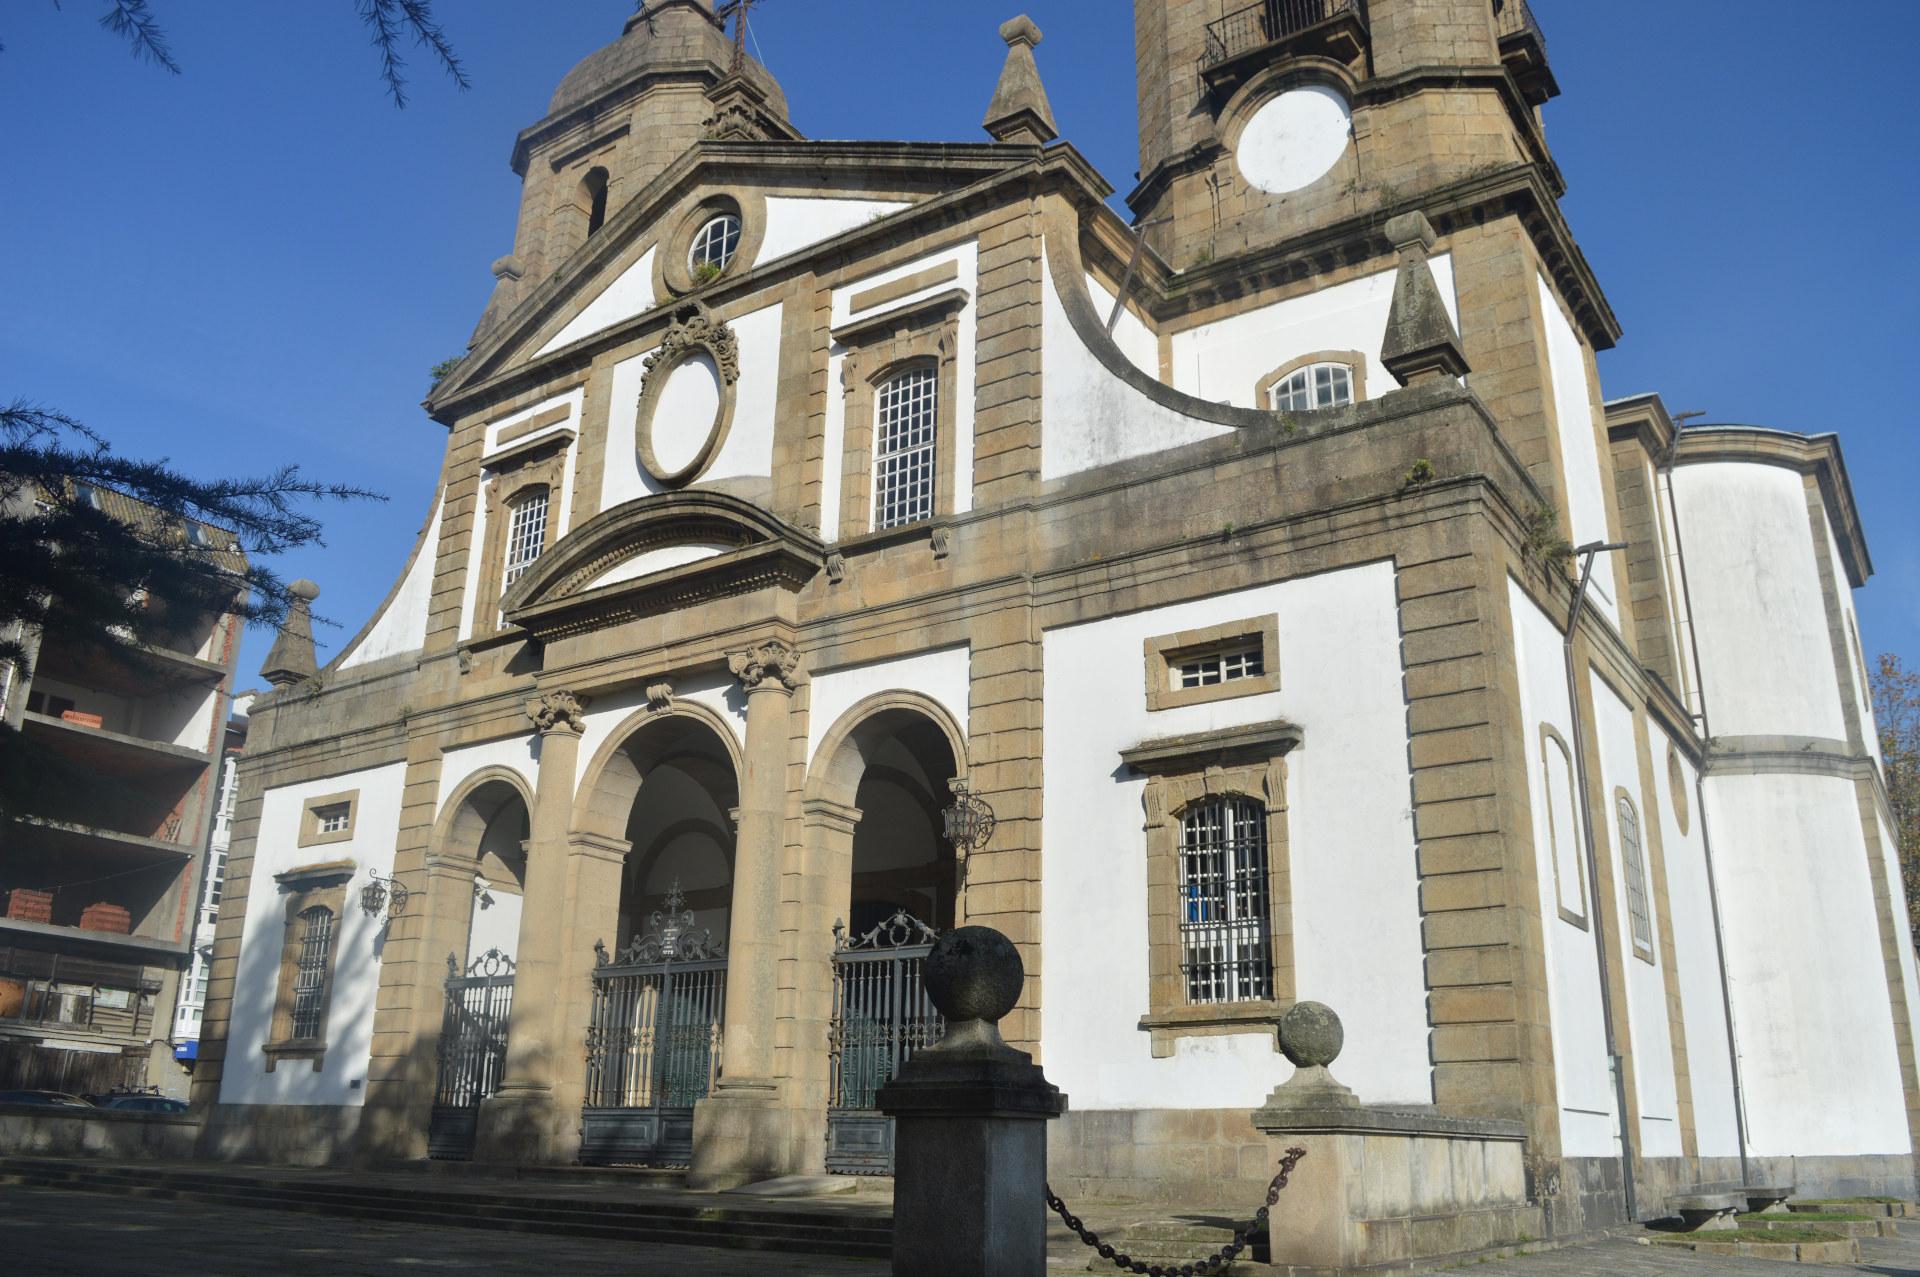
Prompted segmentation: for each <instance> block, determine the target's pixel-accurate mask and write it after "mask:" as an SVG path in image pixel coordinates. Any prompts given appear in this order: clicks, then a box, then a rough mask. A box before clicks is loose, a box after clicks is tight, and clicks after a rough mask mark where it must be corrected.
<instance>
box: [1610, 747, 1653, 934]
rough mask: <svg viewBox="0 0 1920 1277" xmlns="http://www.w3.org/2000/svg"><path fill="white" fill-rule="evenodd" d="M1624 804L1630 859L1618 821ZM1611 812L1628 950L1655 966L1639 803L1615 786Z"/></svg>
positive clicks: (1623, 829) (1644, 824)
mask: <svg viewBox="0 0 1920 1277" xmlns="http://www.w3.org/2000/svg"><path fill="white" fill-rule="evenodd" d="M1623 805H1624V809H1625V812H1626V813H1627V814H1631V815H1632V817H1633V855H1631V856H1629V855H1628V854H1627V826H1626V823H1625V822H1624V821H1623V820H1622V819H1621V815H1622V808H1623ZM1613 813H1614V836H1615V838H1616V839H1618V841H1619V844H1620V876H1621V879H1622V881H1621V883H1620V890H1621V893H1622V894H1623V895H1625V896H1626V898H1627V917H1626V924H1627V948H1628V949H1630V950H1632V951H1633V956H1634V957H1636V958H1638V959H1640V961H1642V962H1644V963H1646V964H1647V965H1648V966H1655V965H1657V963H1656V962H1655V961H1654V945H1655V944H1656V943H1657V942H1658V939H1659V937H1658V934H1657V932H1656V930H1655V922H1654V916H1653V888H1652V884H1651V881H1650V879H1649V877H1648V874H1647V822H1646V818H1645V817H1644V816H1643V815H1642V814H1641V812H1640V804H1639V803H1637V802H1635V801H1634V800H1633V795H1632V794H1629V793H1628V792H1627V791H1626V789H1625V788H1624V787H1622V786H1619V785H1616V786H1614V789H1613ZM1636 887H1637V888H1638V892H1639V896H1640V911H1639V913H1635V912H1634V908H1633V898H1634V894H1635V889H1636ZM1641 924H1644V925H1645V927H1646V929H1647V935H1646V939H1644V940H1642V939H1641V938H1640V935H1639V931H1638V929H1637V928H1638V925H1641Z"/></svg>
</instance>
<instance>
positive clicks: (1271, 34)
mask: <svg viewBox="0 0 1920 1277" xmlns="http://www.w3.org/2000/svg"><path fill="white" fill-rule="evenodd" d="M1508 2H1509V3H1515V2H1516V0H1508ZM1341 17H1352V18H1357V19H1359V20H1360V22H1361V23H1362V24H1363V25H1364V23H1365V22H1366V9H1365V6H1364V0H1260V2H1259V3H1258V4H1250V5H1248V6H1247V7H1246V8H1244V9H1236V10H1235V11H1233V12H1232V13H1229V14H1228V15H1227V16H1226V17H1224V18H1221V19H1219V20H1218V21H1215V22H1209V23H1208V24H1207V54H1206V62H1205V63H1204V65H1205V66H1208V67H1214V66H1218V65H1219V64H1220V63H1222V62H1225V61H1227V60H1228V59H1229V58H1235V57H1238V56H1239V55H1241V54H1242V53H1246V52H1248V51H1250V50H1252V49H1257V48H1259V47H1260V46H1262V45H1265V44H1271V43H1273V42H1274V41H1275V40H1284V39H1286V38H1287V37H1289V36H1293V35H1298V34H1299V33H1301V32H1302V31H1306V30H1308V29H1309V28H1312V27H1316V26H1318V25H1320V24H1321V23H1322V22H1326V21H1329V20H1331V19H1333V18H1341Z"/></svg>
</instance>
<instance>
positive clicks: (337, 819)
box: [313, 803, 353, 834]
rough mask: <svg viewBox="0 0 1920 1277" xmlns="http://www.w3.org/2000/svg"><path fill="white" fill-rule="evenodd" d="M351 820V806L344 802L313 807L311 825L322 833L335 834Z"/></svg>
mask: <svg viewBox="0 0 1920 1277" xmlns="http://www.w3.org/2000/svg"><path fill="white" fill-rule="evenodd" d="M352 820H353V808H351V807H349V806H348V805H347V804H346V803H334V804H333V805H332V806H329V807H315V808H314V809H313V827H314V828H315V829H316V830H318V831H319V832H320V833H323V834H337V833H339V832H340V831H341V830H343V829H345V828H346V827H347V826H348V825H349V824H351V823H352Z"/></svg>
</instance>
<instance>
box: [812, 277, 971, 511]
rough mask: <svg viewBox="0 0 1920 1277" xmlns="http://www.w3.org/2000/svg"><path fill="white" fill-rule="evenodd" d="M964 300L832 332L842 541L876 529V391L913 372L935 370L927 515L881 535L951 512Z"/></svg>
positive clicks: (944, 296)
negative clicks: (839, 402)
mask: <svg viewBox="0 0 1920 1277" xmlns="http://www.w3.org/2000/svg"><path fill="white" fill-rule="evenodd" d="M966 301H967V293H966V291H965V290H964V289H958V288H955V289H949V290H947V291H946V292H944V293H937V294H935V295H934V296H932V297H930V298H927V299H926V300H925V301H923V302H919V303H915V304H912V305H908V306H902V307H900V308H899V309H898V310H890V311H883V312H882V313H880V314H878V315H875V316H873V317H872V318H871V319H861V320H858V321H856V322H854V323H851V324H848V325H846V326H845V327H843V328H840V329H837V330H835V332H834V333H833V339H834V340H835V341H836V342H838V343H839V344H840V345H841V346H842V347H843V348H844V350H845V353H844V354H843V355H842V357H841V365H840V384H841V390H842V394H843V395H844V401H843V402H844V412H843V414H842V421H843V423H844V427H843V431H842V452H841V458H840V466H841V469H840V518H839V524H838V526H839V529H840V538H839V539H840V540H843V541H846V540H851V539H853V538H855V537H861V536H866V535H868V534H869V533H872V532H873V531H874V526H873V517H874V516H873V436H874V427H875V424H876V422H877V419H878V418H877V414H878V412H879V403H880V387H881V385H883V384H884V383H885V382H887V381H889V380H891V379H892V378H894V377H896V376H898V375H899V374H901V373H904V372H908V371H910V370H912V369H913V368H915V367H931V368H933V370H934V395H935V402H934V421H933V465H934V473H933V514H932V516H931V517H930V518H927V519H917V520H915V521H913V522H912V523H903V524H900V525H898V526H896V527H892V528H887V529H885V531H886V532H898V531H900V530H901V529H903V528H923V527H926V526H928V525H929V524H932V523H936V522H938V521H939V520H940V519H943V518H946V517H949V516H951V515H952V514H953V509H954V505H953V503H954V489H955V485H956V482H957V480H958V476H956V475H955V474H954V472H953V471H954V466H955V465H956V464H957V462H956V459H955V458H956V448H955V438H954V436H955V433H956V432H957V430H958V428H959V427H958V425H957V418H958V416H959V413H958V410H957V409H958V397H959V389H960V388H959V384H958V382H959V378H958V363H959V350H960V313H961V311H962V309H964V307H965V306H966ZM831 462H832V459H831V458H829V459H828V463H829V464H831ZM969 482H971V478H969Z"/></svg>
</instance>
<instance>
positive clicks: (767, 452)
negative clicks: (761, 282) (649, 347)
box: [600, 303, 780, 510]
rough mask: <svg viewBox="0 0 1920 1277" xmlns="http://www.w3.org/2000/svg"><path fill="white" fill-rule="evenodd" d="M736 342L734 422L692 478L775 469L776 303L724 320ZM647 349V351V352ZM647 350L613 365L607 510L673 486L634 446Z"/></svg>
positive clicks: (604, 493) (603, 491) (603, 501)
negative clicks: (658, 477) (645, 464)
mask: <svg viewBox="0 0 1920 1277" xmlns="http://www.w3.org/2000/svg"><path fill="white" fill-rule="evenodd" d="M728 327H730V328H731V329H733V335H734V337H735V339H736V340H737V341H738V343H739V348H740V378H739V380H738V381H737V382H735V383H734V388H733V389H734V396H735V397H734V404H733V423H732V425H731V426H729V427H728V429H727V437H726V441H725V442H724V443H722V444H721V445H720V450H719V451H718V452H717V453H715V454H714V456H713V458H712V460H710V461H709V462H708V463H707V468H706V469H704V470H702V471H701V472H700V474H699V476H698V477H697V478H696V479H695V480H694V483H695V484H696V485H697V484H706V483H712V482H714V481H716V480H719V479H747V478H765V477H767V476H770V475H772V474H773V411H774V399H775V395H776V392H777V391H778V389H779V385H780V306H779V304H778V303H776V304H774V305H772V306H766V307H762V308H761V309H759V310H756V311H753V312H752V313H751V314H746V315H742V316H740V318H738V319H735V320H732V321H730V322H729V323H728ZM648 353H651V352H648ZM646 358H647V356H646V355H635V356H634V357H633V358H632V359H626V360H622V361H621V362H619V363H617V364H615V365H614V366H613V389H612V391H611V393H610V394H609V395H608V407H607V444H606V447H607V455H606V465H605V468H604V469H603V471H602V478H601V480H600V508H601V509H602V510H611V509H612V508H613V507H615V506H617V505H621V504H623V503H624V502H628V501H632V500H635V499H636V498H639V497H646V496H653V495H655V494H657V493H661V492H669V491H673V489H671V488H668V487H667V486H665V485H664V484H661V483H657V482H655V480H654V478H653V476H652V475H649V474H648V473H647V472H646V471H645V470H644V469H642V468H641V465H640V456H639V454H638V453H637V452H636V451H635V446H636V445H635V432H636V428H637V425H638V423H637V420H636V418H637V415H638V413H639V410H640V387H641V383H642V380H643V379H644V377H645V375H646V371H647V369H646ZM702 437H703V438H704V435H703V436H702Z"/></svg>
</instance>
